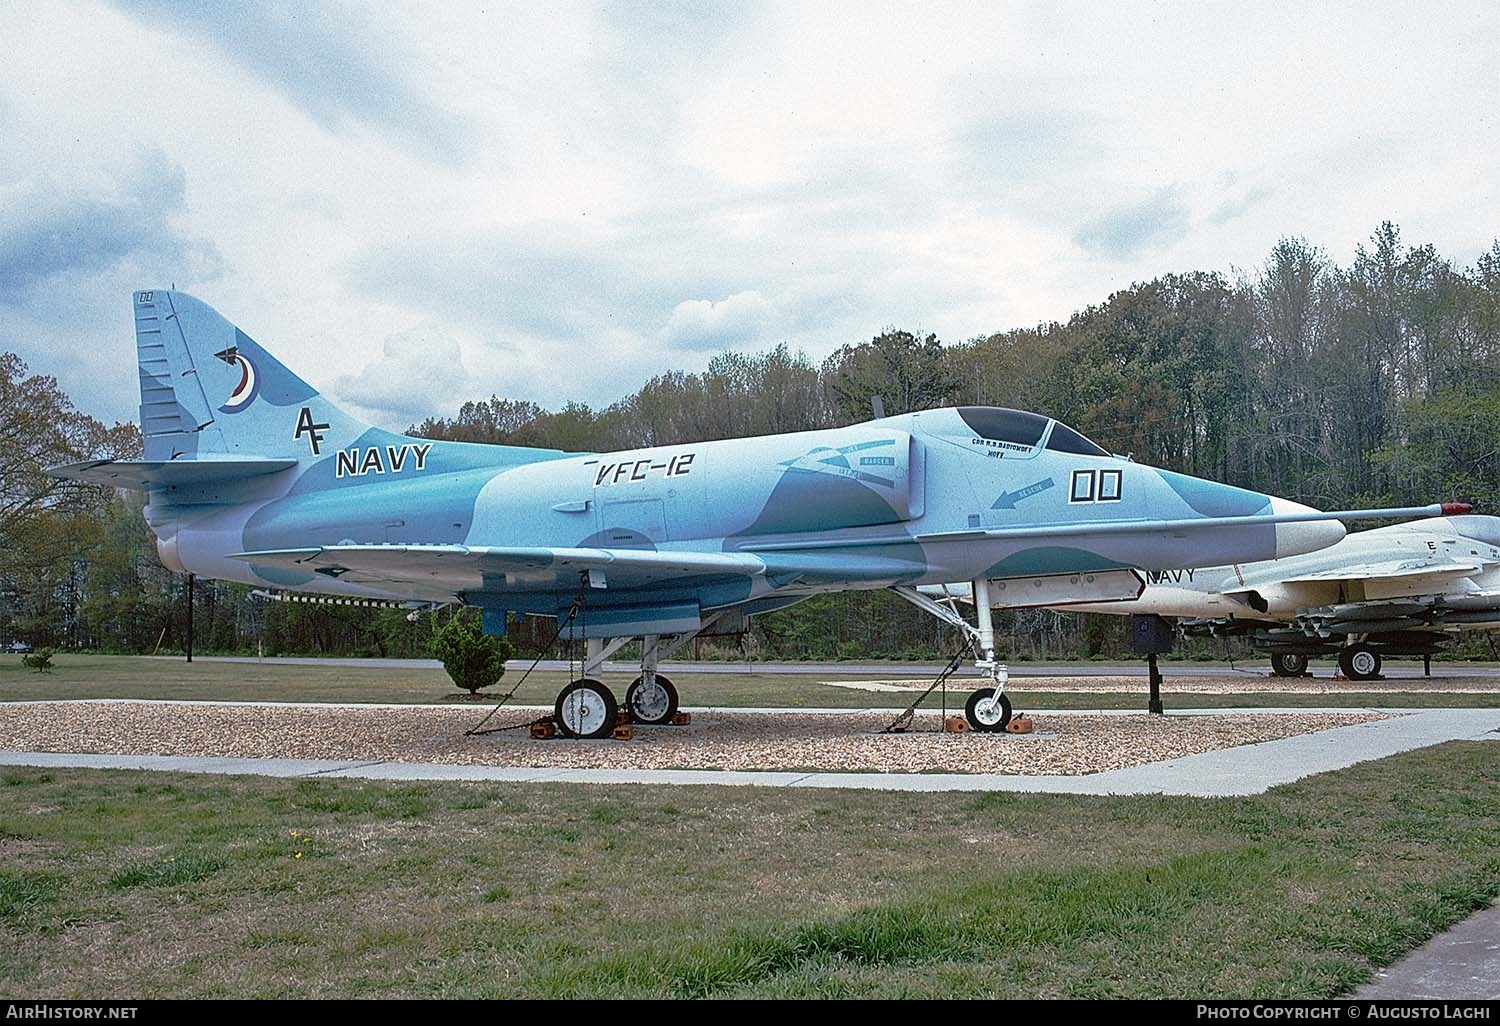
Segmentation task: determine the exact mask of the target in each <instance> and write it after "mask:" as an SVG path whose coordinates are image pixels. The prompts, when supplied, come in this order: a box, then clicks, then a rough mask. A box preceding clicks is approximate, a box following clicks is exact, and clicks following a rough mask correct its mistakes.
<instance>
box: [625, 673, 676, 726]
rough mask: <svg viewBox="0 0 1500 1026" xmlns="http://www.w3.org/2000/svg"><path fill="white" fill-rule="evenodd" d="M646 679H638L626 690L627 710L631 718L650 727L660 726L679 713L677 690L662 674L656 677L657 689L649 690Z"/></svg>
mask: <svg viewBox="0 0 1500 1026" xmlns="http://www.w3.org/2000/svg"><path fill="white" fill-rule="evenodd" d="M645 680H646V678H645V677H637V678H636V679H635V681H634V682H633V683H632V684H631V685H630V687H628V688H626V689H625V708H626V709H627V710H628V711H629V712H630V718H631V719H633V720H634V721H635V722H637V723H644V724H645V725H646V726H648V727H656V726H660V725H661V724H663V723H666V722H668V721H670V720H671V719H672V716H673V715H674V714H675V713H676V712H677V689H676V688H675V687H673V686H672V682H671V681H669V680H667V678H665V677H663V676H662V675H661V674H659V673H658V674H657V675H656V687H654V688H647V687H646V684H645Z"/></svg>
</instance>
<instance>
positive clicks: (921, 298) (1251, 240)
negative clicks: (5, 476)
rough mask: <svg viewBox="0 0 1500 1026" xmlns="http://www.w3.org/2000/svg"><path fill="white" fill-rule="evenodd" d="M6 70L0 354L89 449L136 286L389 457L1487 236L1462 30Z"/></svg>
mask: <svg viewBox="0 0 1500 1026" xmlns="http://www.w3.org/2000/svg"><path fill="white" fill-rule="evenodd" d="M304 8H306V9H304ZM0 39H3V40H4V41H5V48H4V52H5V56H4V59H3V60H0V128H3V130H4V145H3V146H0V349H9V350H14V351H18V352H19V353H20V354H21V355H22V356H23V357H24V358H25V359H26V360H27V362H28V363H29V364H30V365H31V368H32V370H33V371H36V372H42V373H48V374H54V375H56V376H57V377H58V378H59V380H60V382H61V383H62V385H63V387H64V388H65V389H66V390H67V391H68V392H69V393H70V394H71V395H72V396H73V397H74V399H75V401H76V402H77V403H78V405H80V406H81V407H82V408H84V409H85V410H87V411H89V412H92V413H94V414H95V415H96V416H99V417H101V418H102V419H106V420H114V419H126V420H129V419H134V417H135V409H134V407H135V403H136V401H137V392H136V382H135V370H134V365H135V359H134V342H133V338H132V336H131V330H132V329H131V323H132V322H131V317H130V304H129V293H130V292H131V291H132V290H134V289H138V288H149V287H158V286H163V285H169V284H172V283H175V284H176V285H177V287H179V288H182V289H184V290H187V291H189V292H192V293H194V294H195V295H197V296H198V297H199V298H201V299H204V300H205V301H207V302H209V303H210V304H211V305H213V306H215V307H216V308H218V309H219V311H220V312H221V313H223V314H224V315H225V316H226V317H228V318H229V319H230V320H232V321H235V322H236V323H237V324H239V325H240V327H241V328H243V329H244V330H245V331H246V332H247V333H249V334H250V335H252V336H254V337H255V338H256V339H257V340H258V341H260V342H261V343H262V344H263V345H266V346H268V347H269V348H271V349H272V350H273V351H275V352H276V353H277V354H278V355H279V356H281V358H282V359H283V361H284V362H286V363H287V364H288V365H289V366H291V367H292V368H293V369H294V370H296V371H298V372H299V373H301V374H302V375H303V376H304V377H306V378H307V379H309V380H310V381H311V382H313V383H314V384H316V385H318V386H320V387H322V388H323V389H324V391H326V392H328V393H330V394H331V395H333V396H334V397H336V398H338V399H340V400H341V401H343V402H346V403H347V404H348V405H350V406H351V407H352V408H353V409H354V410H355V411H357V412H360V413H363V414H365V415H367V416H369V417H370V418H371V419H373V420H375V421H376V422H378V423H381V424H383V425H385V426H389V427H396V428H399V427H402V426H404V425H405V424H407V423H410V422H411V421H413V420H416V419H420V418H421V417H422V416H424V415H426V414H428V413H430V412H436V413H442V414H451V413H452V412H454V411H455V410H456V408H457V405H458V403H459V402H460V401H461V400H462V399H464V398H469V397H484V396H488V395H489V394H490V393H492V392H496V393H499V394H501V395H507V396H512V397H519V398H526V399H531V400H534V401H536V402H538V403H541V404H542V405H544V406H548V407H551V408H556V407H558V406H560V405H562V404H563V403H565V402H567V401H569V400H578V401H583V402H588V403H591V404H604V403H608V402H610V401H612V400H614V399H616V398H618V397H620V396H622V395H624V394H627V393H629V392H631V391H633V390H634V389H636V388H637V387H639V385H640V384H641V383H642V382H643V381H644V380H645V379H646V378H648V377H650V376H651V375H652V374H655V373H659V372H661V371H663V370H666V369H670V368H686V369H699V368H701V367H702V366H703V365H704V364H705V363H706V362H707V360H708V359H709V357H710V356H712V355H713V354H714V353H716V352H719V351H721V350H724V349H739V350H748V351H758V350H762V349H765V348H768V347H770V346H773V345H775V344H776V343H778V342H782V341H787V342H790V343H791V344H792V346H793V347H794V348H801V349H804V350H806V351H807V352H808V354H809V355H811V356H813V357H816V358H821V357H822V356H824V355H826V354H827V353H828V352H830V351H832V350H833V349H835V348H837V347H838V346H839V345H842V344H844V343H846V342H858V341H862V340H865V339H868V338H869V337H870V336H872V335H874V334H876V333H878V332H879V331H880V330H881V329H882V328H883V327H885V326H887V325H896V326H900V327H905V328H908V329H912V330H916V329H918V328H922V329H925V330H930V331H935V332H937V333H938V335H939V337H941V338H943V339H945V340H948V341H960V340H963V339H967V338H970V337H973V336H975V335H980V334H987V333H989V332H991V331H996V330H1001V329H1005V328H1010V327H1017V326H1022V325H1030V324H1035V323H1037V322H1039V321H1043V320H1051V319H1061V318H1066V317H1067V316H1068V315H1069V314H1070V313H1072V312H1073V311H1074V310H1076V309H1078V308H1079V307H1081V306H1084V305H1087V304H1089V303H1092V302H1097V301H1099V300H1102V299H1103V298H1105V297H1106V296H1107V295H1108V294H1109V293H1110V292H1111V291H1113V290H1115V289H1118V288H1121V287H1125V286H1128V285H1129V284H1130V283H1131V282H1133V281H1140V280H1145V279H1149V278H1151V277H1154V276H1156V275H1158V274H1161V273H1164V272H1168V271H1185V270H1195V269H1212V270H1221V271H1224V272H1226V273H1231V272H1233V271H1234V270H1235V269H1237V268H1239V269H1251V268H1254V267H1255V266H1256V265H1258V264H1259V263H1260V262H1261V261H1263V260H1264V258H1265V256H1266V254H1267V252H1268V251H1269V249H1270V248H1271V246H1272V245H1273V244H1274V243H1275V242H1276V240H1277V239H1278V238H1280V237H1282V236H1284V235H1289V234H1297V235H1302V236H1305V237H1306V238H1308V239H1309V240H1311V241H1312V242H1314V243H1315V244H1317V245H1320V246H1322V247H1324V249H1325V250H1326V251H1327V252H1328V254H1329V256H1330V257H1332V258H1333V259H1334V260H1336V261H1338V262H1340V263H1346V262H1347V261H1348V260H1349V259H1350V257H1351V256H1352V255H1353V252H1354V248H1355V246H1356V245H1357V244H1359V243H1360V242H1361V241H1363V240H1365V239H1367V238H1368V236H1369V234H1370V232H1371V231H1372V230H1373V229H1374V228H1375V226H1376V225H1377V224H1378V223H1379V222H1380V221H1381V220H1383V219H1387V218H1388V219H1391V220H1394V221H1395V222H1397V224H1399V225H1400V226H1401V228H1402V230H1403V233H1404V237H1405V238H1406V239H1407V240H1408V241H1412V242H1432V243H1434V244H1436V246H1437V247H1438V249H1439V251H1440V252H1442V253H1443V254H1444V255H1445V256H1448V257H1449V258H1450V259H1453V260H1454V261H1456V262H1457V263H1459V264H1461V265H1468V264H1469V263H1471V262H1472V261H1473V260H1474V259H1475V258H1476V257H1477V256H1478V255H1479V254H1480V253H1481V252H1482V251H1483V250H1485V249H1487V248H1488V247H1489V246H1490V244H1491V243H1492V242H1493V241H1494V239H1495V238H1496V237H1497V236H1500V217H1497V213H1500V202H1497V195H1496V186H1497V181H1500V172H1497V168H1500V118H1497V114H1496V112H1497V110H1500V73H1497V68H1500V5H1496V4H1494V3H1492V2H1486V3H1475V4H1463V3H1459V4H1449V5H1418V4H1412V3H1410V2H1402V3H1392V4H1369V3H1360V4H1351V5H1347V6H1339V5H1333V4H1306V3H1302V2H1298V3H1292V4H1245V3H1228V4H1218V3H1191V4H1189V3H1181V4H1154V3H1145V2H1139V0H1133V2H1127V3H1099V4H1085V3H1081V2H1075V0H1070V2H1068V3H1066V4H1062V3H1059V4H1055V5H1054V4H1046V5H1027V4H1002V3H985V4H975V5H972V6H969V5H960V4H939V3H933V2H926V3H921V4H911V5H881V4H876V3H870V2H864V3H856V4H849V5H837V4H832V3H829V4H822V3H810V2H802V3H787V4H755V3H743V4H737V3H693V2H676V3H658V4H651V3H645V2H637V3H625V4H598V5H585V4H567V3H563V4H558V5H555V6H554V5H544V4H538V3H534V2H532V3H519V4H513V5H512V4H505V3H500V4H493V3H491V4H485V5H484V6H482V7H477V8H465V7H462V6H461V5H458V4H442V5H437V4H430V3H429V4H417V3H407V4H379V5H373V4H372V5H356V4H348V5H339V6H334V7H319V8H313V7H312V6H311V5H304V4H300V3H291V2H280V3H273V2H269V0H266V2H256V0H242V2H239V3H235V4H218V3H185V4H173V3H167V2H162V0H140V2H121V3H91V2H80V3H70V2H51V0H49V2H36V3H32V2H27V0H20V2H10V3H5V4H0Z"/></svg>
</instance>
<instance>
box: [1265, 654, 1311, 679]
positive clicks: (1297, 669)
mask: <svg viewBox="0 0 1500 1026" xmlns="http://www.w3.org/2000/svg"><path fill="white" fill-rule="evenodd" d="M1271 672H1272V673H1274V674H1276V676H1278V677H1300V676H1302V675H1303V674H1304V673H1306V672H1307V656H1305V655H1294V654H1293V653H1291V652H1277V653H1276V654H1275V655H1273V656H1271Z"/></svg>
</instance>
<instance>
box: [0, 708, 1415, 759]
mask: <svg viewBox="0 0 1500 1026" xmlns="http://www.w3.org/2000/svg"><path fill="white" fill-rule="evenodd" d="M894 714H895V713H894V711H892V712H882V713H878V714H872V713H850V714H849V715H847V716H829V715H806V716H802V715H797V714H787V713H747V712H733V711H716V712H710V713H694V714H693V720H692V723H691V724H690V725H688V726H686V727H654V728H639V727H638V728H636V732H635V739H634V740H632V741H624V742H622V741H572V740H561V739H557V740H551V741H533V740H531V739H530V738H529V737H528V736H527V733H526V731H525V730H524V729H522V730H514V731H508V732H505V733H499V734H489V735H485V736H481V737H467V736H466V735H465V733H464V732H465V731H466V730H467V729H469V728H470V727H472V726H474V725H475V724H476V723H477V722H478V721H479V719H480V718H481V716H482V715H483V714H482V713H481V712H480V711H479V710H476V709H473V708H468V709H454V708H442V707H420V708H402V709H390V708H385V709H355V708H349V707H340V708H327V709H323V708H309V707H305V706H302V707H260V706H226V705H216V704H212V703H182V704H174V705H158V704H144V703H131V702H118V703H111V704H107V705H104V704H83V703H36V704H27V705H0V749H4V750H10V751H32V752H87V753H107V754H118V755H187V756H219V757H231V758H292V759H368V760H371V761H394V762H443V763H462V764H483V765H495V766H541V767H568V768H574V767H589V768H607V769H726V770H728V769H733V770H800V769H807V770H834V771H838V770H848V771H855V770H863V771H882V772H907V773H914V772H949V773H955V772H957V773H964V772H970V773H1026V774H1060V775H1073V774H1083V773H1100V772H1104V771H1107V770H1113V769H1121V768H1124V767H1127V766H1137V765H1141V764H1144V763H1149V762H1156V761H1158V760H1162V759H1171V758H1178V757H1181V756H1186V755H1196V754H1199V753H1202V752H1207V751H1212V750H1215V749H1220V748H1231V747H1235V746H1238V745H1245V744H1254V743H1257V742H1261V741H1270V740H1274V739H1276V738H1283V737H1290V736H1293V735H1296V734H1304V733H1310V732H1312V731H1317V730H1326V729H1329V728H1331V727H1341V726H1347V725H1349V724H1354V723H1368V722H1371V721H1373V720H1379V719H1385V718H1386V716H1384V715H1382V714H1379V713H1369V712H1348V713H1327V712H1317V713H1311V712H1309V713H1302V712H1297V713H1234V714H1224V715H1196V716H1167V717H1161V716H1148V715H1146V714H1144V713H1142V714H1140V715H1138V716H1088V715H1083V716H1066V717H1062V716H1059V717H1054V718H1052V719H1050V720H1048V719H1046V718H1043V719H1042V720H1040V721H1039V722H1038V723H1037V729H1038V731H1039V733H1037V734H1034V735H1031V736H1014V735H993V734H943V733H939V732H938V727H939V724H940V717H939V716H938V714H937V713H919V714H918V715H917V718H916V722H915V724H914V732H910V733H906V734H880V733H876V732H877V731H879V730H880V728H881V727H884V726H885V725H886V724H887V723H888V722H890V720H891V718H892V717H893V716H894ZM528 718H529V717H528V714H525V713H522V712H519V711H517V712H515V713H512V714H509V715H507V714H505V713H504V712H502V713H501V715H500V716H498V717H497V718H496V720H495V721H492V724H491V725H494V724H495V723H501V724H505V723H515V722H518V721H524V720H526V719H528Z"/></svg>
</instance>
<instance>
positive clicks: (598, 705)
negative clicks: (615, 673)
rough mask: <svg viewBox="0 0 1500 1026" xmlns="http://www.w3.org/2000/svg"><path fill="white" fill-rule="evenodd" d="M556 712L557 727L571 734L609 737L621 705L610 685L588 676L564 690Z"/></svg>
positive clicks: (573, 735) (554, 709)
mask: <svg viewBox="0 0 1500 1026" xmlns="http://www.w3.org/2000/svg"><path fill="white" fill-rule="evenodd" d="M552 712H553V715H554V716H556V717H557V729H558V730H560V731H562V732H563V733H564V734H565V735H567V736H568V737H582V738H594V737H609V736H610V735H611V734H613V733H614V730H615V719H616V717H618V716H619V713H620V707H619V705H617V704H616V703H615V696H614V694H613V693H611V691H610V690H609V688H607V687H605V686H604V685H603V684H600V683H599V682H598V681H597V680H589V679H588V678H587V677H585V678H583V679H582V680H575V681H574V682H573V683H571V684H569V685H568V686H567V687H565V688H563V689H562V691H561V692H560V693H559V694H558V696H557V705H556V706H555V707H554V708H553V710H552Z"/></svg>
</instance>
